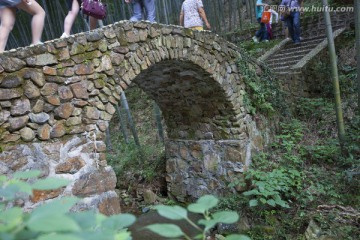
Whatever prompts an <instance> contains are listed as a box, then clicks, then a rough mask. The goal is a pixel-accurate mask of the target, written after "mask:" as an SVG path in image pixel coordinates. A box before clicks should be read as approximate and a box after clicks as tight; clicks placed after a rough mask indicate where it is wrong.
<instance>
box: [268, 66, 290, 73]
mask: <svg viewBox="0 0 360 240" xmlns="http://www.w3.org/2000/svg"><path fill="white" fill-rule="evenodd" d="M290 67H291V66H280V67H275V68H272V70H273V71H274V72H281V71H285V70H287V69H290Z"/></svg>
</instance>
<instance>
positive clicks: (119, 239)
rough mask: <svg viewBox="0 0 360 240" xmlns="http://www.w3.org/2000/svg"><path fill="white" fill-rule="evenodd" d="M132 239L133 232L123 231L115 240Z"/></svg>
mask: <svg viewBox="0 0 360 240" xmlns="http://www.w3.org/2000/svg"><path fill="white" fill-rule="evenodd" d="M130 239H131V232H127V231H122V232H120V233H117V234H116V235H115V240H130Z"/></svg>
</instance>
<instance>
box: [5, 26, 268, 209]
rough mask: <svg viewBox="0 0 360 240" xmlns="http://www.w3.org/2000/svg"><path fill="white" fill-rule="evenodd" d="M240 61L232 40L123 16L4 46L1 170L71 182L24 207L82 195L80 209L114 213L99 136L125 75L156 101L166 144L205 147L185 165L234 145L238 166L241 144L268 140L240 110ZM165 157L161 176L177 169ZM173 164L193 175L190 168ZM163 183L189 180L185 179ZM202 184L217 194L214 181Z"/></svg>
mask: <svg viewBox="0 0 360 240" xmlns="http://www.w3.org/2000/svg"><path fill="white" fill-rule="evenodd" d="M240 58H241V53H240V51H239V49H238V48H237V47H236V46H235V45H233V44H231V43H229V42H226V41H225V40H223V39H222V38H220V37H219V36H217V35H215V34H213V33H211V32H206V31H204V32H198V31H192V30H189V29H185V28H182V27H178V26H165V25H160V24H150V23H145V22H137V23H132V22H128V21H124V22H119V23H115V24H113V25H109V26H106V27H103V28H101V29H97V30H95V31H92V32H86V33H80V34H76V35H73V36H70V37H69V38H66V39H56V40H53V41H49V42H46V43H45V44H43V45H37V46H34V47H26V48H19V49H16V50H11V51H9V52H5V53H3V54H1V55H0V142H1V153H0V174H12V173H13V172H14V171H18V170H27V169H39V170H41V171H42V177H46V176H59V177H65V178H68V179H70V180H71V184H70V185H69V186H67V187H66V188H65V189H61V190H56V191H53V192H38V193H37V194H36V195H35V197H34V199H32V200H31V201H30V202H26V203H25V206H27V207H28V208H31V207H32V206H34V204H35V205H36V203H37V202H41V201H43V200H45V199H48V198H54V197H61V196H64V195H75V196H81V197H84V200H83V203H82V204H80V205H79V206H78V209H79V210H80V209H84V208H98V209H99V210H100V211H102V212H104V213H106V214H111V213H116V212H118V211H120V207H119V205H118V201H117V200H116V199H117V196H116V194H115V192H114V191H113V190H114V188H115V183H116V177H115V175H114V172H113V170H112V168H111V167H110V166H107V163H106V159H105V150H106V147H105V144H104V136H105V131H106V129H107V127H108V125H109V123H108V122H109V121H110V120H111V118H112V115H113V114H114V113H115V107H114V105H115V104H117V103H118V101H119V100H120V94H121V92H122V91H125V90H126V89H127V88H128V86H129V85H130V84H132V83H133V82H135V83H136V84H138V85H139V86H140V87H141V88H142V89H143V90H144V91H145V92H146V93H147V94H149V95H150V96H151V97H152V98H154V100H155V101H156V102H157V103H158V105H159V106H160V108H161V110H162V112H163V115H164V118H165V122H166V125H167V128H168V130H169V136H168V137H169V145H168V146H169V148H171V149H173V148H172V147H171V146H172V145H174V144H175V145H178V144H183V143H184V144H185V145H189V144H190V143H191V144H194V143H196V142H197V141H198V144H200V145H201V148H202V150H201V151H204V153H206V154H204V155H201V156H202V157H197V158H196V159H192V158H189V159H187V160H186V161H188V163H189V165H191V164H192V161H193V160H194V164H195V163H196V162H199V161H200V162H201V161H204V164H205V162H206V161H208V160H207V158H204V157H205V156H208V151H207V150H206V149H213V150H214V151H219V152H218V153H216V152H215V153H214V154H215V155H218V156H221V157H218V158H217V159H218V160H216V161H220V162H219V164H218V166H221V169H225V168H226V166H227V163H226V162H224V163H223V162H222V161H228V160H226V159H225V158H224V157H222V156H227V155H226V154H225V155H224V151H225V152H226V151H228V150H226V149H231V148H233V144H235V145H236V146H237V148H238V149H237V151H238V152H239V163H238V164H237V163H236V164H235V163H234V166H237V167H239V169H240V167H241V166H242V165H243V164H244V163H243V156H246V158H249V159H250V155H249V154H247V151H248V150H247V149H248V147H247V146H248V144H251V146H252V148H251V151H256V150H257V149H259V148H261V147H262V146H263V145H264V144H266V141H262V140H261V141H259V140H257V138H259V137H260V138H262V134H261V133H257V127H256V123H255V122H254V121H253V120H252V118H251V117H250V116H249V115H248V114H247V113H246V110H245V108H244V107H243V96H244V94H245V90H244V89H245V86H244V83H243V82H242V80H241V73H239V72H238V69H237V65H236V61H237V60H238V59H240ZM249 126H252V127H249ZM255 133H256V134H255ZM244 144H247V145H246V147H245V146H244ZM189 146H190V145H189ZM222 147H224V149H223V148H222ZM179 150H180V149H179ZM229 151H230V150H229ZM168 152H173V151H170V150H169V151H168ZM180 153H181V152H180ZM170 156H172V155H171V154H170V155H169V157H170ZM180 156H181V155H180ZM240 156H241V157H240ZM232 159H234V158H232ZM172 161H173V159H170V161H169V165H168V166H169V167H168V174H169V179H171V178H172V177H174V176H175V175H176V173H177V172H178V170H177V169H174V168H171V167H170V166H171V162H172ZM211 161H213V160H212V158H211ZM229 161H230V162H231V161H232V162H234V161H235V160H229ZM209 164H211V165H212V164H213V163H212V162H210V163H209ZM238 165H239V166H238ZM231 167H232V166H231ZM180 170H181V172H187V174H190V175H194V176H195V175H197V170H196V169H194V168H193V167H191V168H187V169H180ZM205 170H209V171H212V170H213V168H212V167H211V168H210V169H207V168H205ZM221 171H223V170H221ZM224 171H225V170H224ZM230 171H232V170H226V171H225V172H226V173H224V174H223V176H225V177H229V176H230V175H229V172H230ZM209 174H213V173H209ZM216 176H217V175H216ZM175 178H176V176H175ZM199 178H201V177H199ZM203 178H206V177H205V176H204V177H203ZM196 181H200V180H196ZM204 181H205V183H206V184H211V182H209V181H208V180H207V179H205V180H204ZM171 184H183V187H184V188H188V187H189V186H185V185H186V184H187V183H186V182H184V181H182V182H179V183H177V182H176V180H175V181H173V180H170V185H171ZM221 184H222V183H221ZM221 184H219V186H220V185H221ZM222 186H223V185H222ZM207 189H208V190H209V191H210V192H211V191H212V190H214V192H218V190H217V189H218V188H217V187H216V188H213V187H210V186H208V187H207ZM170 191H172V187H170ZM186 194H187V195H190V196H192V197H198V196H199V193H193V192H187V193H186ZM187 197H189V196H185V195H184V196H180V197H179V198H183V199H185V198H187Z"/></svg>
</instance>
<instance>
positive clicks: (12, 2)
mask: <svg viewBox="0 0 360 240" xmlns="http://www.w3.org/2000/svg"><path fill="white" fill-rule="evenodd" d="M20 2H21V0H1V1H0V8H5V7H15V6H16V5H18V4H19V3H20Z"/></svg>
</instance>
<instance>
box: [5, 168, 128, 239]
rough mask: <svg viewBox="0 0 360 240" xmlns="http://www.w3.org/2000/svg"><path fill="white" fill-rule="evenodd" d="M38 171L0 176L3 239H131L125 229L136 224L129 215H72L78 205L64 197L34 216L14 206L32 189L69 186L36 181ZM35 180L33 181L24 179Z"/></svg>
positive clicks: (55, 181) (56, 181) (48, 180)
mask: <svg viewBox="0 0 360 240" xmlns="http://www.w3.org/2000/svg"><path fill="white" fill-rule="evenodd" d="M39 175H40V172H39V171H28V172H18V173H15V174H13V176H12V177H5V176H3V175H1V176H0V211H1V215H0V239H6V240H22V239H23V240H32V239H34V240H81V239H87V240H98V239H104V240H105V239H109V240H111V239H116V240H128V239H131V234H130V232H128V231H126V227H128V226H130V225H131V224H132V223H134V222H135V217H134V216H132V215H130V214H121V215H114V216H111V217H106V216H104V215H102V214H98V213H95V212H93V211H84V212H80V213H70V212H69V210H70V209H71V208H72V207H73V206H74V205H75V204H76V203H78V202H79V199H77V198H75V197H63V198H59V199H55V200H53V201H51V202H48V203H44V204H42V205H41V206H39V207H37V208H35V209H34V210H33V211H32V212H31V213H24V212H23V211H22V209H21V208H19V207H16V206H13V207H11V206H12V205H13V203H14V201H15V200H16V199H18V198H28V197H29V196H30V195H31V194H32V190H34V189H36V190H49V189H56V188H59V187H64V186H66V185H67V184H68V183H69V182H68V181H67V180H64V179H54V178H46V179H40V180H35V181H34V179H33V178H36V177H38V176H39ZM27 179H32V181H31V182H33V181H34V183H29V182H30V181H29V182H26V181H25V180H27Z"/></svg>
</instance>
